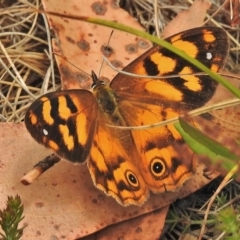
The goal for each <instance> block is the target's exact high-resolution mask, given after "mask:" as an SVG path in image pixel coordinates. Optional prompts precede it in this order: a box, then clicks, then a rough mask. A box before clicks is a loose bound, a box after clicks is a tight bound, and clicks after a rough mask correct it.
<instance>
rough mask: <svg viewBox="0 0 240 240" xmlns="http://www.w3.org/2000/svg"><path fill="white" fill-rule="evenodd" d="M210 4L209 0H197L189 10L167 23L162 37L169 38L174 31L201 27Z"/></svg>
mask: <svg viewBox="0 0 240 240" xmlns="http://www.w3.org/2000/svg"><path fill="white" fill-rule="evenodd" d="M210 5H211V4H210V1H209V0H205V1H202V0H195V1H194V2H193V4H192V6H191V7H190V8H189V9H188V10H184V11H182V12H180V13H179V14H178V15H177V16H176V17H175V18H174V19H173V20H172V21H171V22H170V23H169V24H168V25H167V27H166V28H165V29H164V31H163V33H162V37H163V38H167V37H170V36H171V35H172V33H173V32H182V31H185V30H188V29H191V28H196V27H201V26H202V25H203V21H204V18H205V16H206V13H207V10H208V9H209V8H210Z"/></svg>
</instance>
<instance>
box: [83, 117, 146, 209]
mask: <svg viewBox="0 0 240 240" xmlns="http://www.w3.org/2000/svg"><path fill="white" fill-rule="evenodd" d="M102 120H103V121H102ZM106 123H107V121H106V119H105V118H104V114H103V113H102V112H99V115H98V120H97V127H96V134H95V137H94V141H93V145H92V148H91V152H90V158H89V160H88V162H87V163H88V168H89V171H90V173H91V176H92V179H93V182H94V184H95V185H96V186H97V187H98V188H99V189H101V190H102V191H104V192H105V193H106V194H107V195H110V196H112V197H114V198H115V199H116V200H117V201H118V202H119V203H120V204H122V205H124V206H127V205H130V204H131V205H132V204H133V205H142V204H143V203H144V202H145V201H146V200H147V199H148V197H149V190H148V187H147V186H146V183H145V181H144V180H143V177H142V175H141V174H140V172H139V170H138V167H137V166H136V165H135V163H134V161H132V159H139V155H138V153H137V152H136V148H135V146H134V145H133V144H134V142H133V140H132V136H131V134H130V133H129V131H124V132H123V131H119V130H118V129H116V128H115V129H114V128H113V129H111V128H109V127H107V126H106ZM109 123H110V122H109Z"/></svg>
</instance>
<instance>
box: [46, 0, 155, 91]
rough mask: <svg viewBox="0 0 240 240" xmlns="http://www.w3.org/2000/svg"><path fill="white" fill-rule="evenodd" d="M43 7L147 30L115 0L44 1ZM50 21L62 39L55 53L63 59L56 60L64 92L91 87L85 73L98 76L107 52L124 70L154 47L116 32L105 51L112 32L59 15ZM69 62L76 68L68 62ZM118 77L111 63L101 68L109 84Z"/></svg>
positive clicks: (123, 33) (55, 46)
mask: <svg viewBox="0 0 240 240" xmlns="http://www.w3.org/2000/svg"><path fill="white" fill-rule="evenodd" d="M43 4H44V7H45V10H46V11H53V12H59V13H62V14H63V15H64V14H71V15H76V16H87V17H90V16H91V17H97V18H104V19H106V20H111V21H116V22H119V23H123V24H127V25H129V26H132V27H134V28H138V29H141V30H143V28H142V27H140V25H139V23H138V22H137V21H136V20H135V19H133V18H132V17H131V16H130V15H129V14H128V13H127V12H125V11H124V10H123V9H121V8H118V7H116V5H115V4H114V3H113V1H104V3H101V2H99V1H92V0H82V1H81V4H79V2H78V1H67V2H66V1H63V0H61V1H58V2H57V4H56V3H55V2H54V1H43ZM77 5H79V7H77ZM61 6H62V8H61ZM93 6H95V7H93ZM96 9H98V10H99V9H102V14H97V12H96ZM49 22H50V25H51V27H52V28H53V29H54V30H55V32H56V33H57V38H58V39H57V40H55V41H54V52H56V53H57V54H58V55H60V56H62V57H58V56H56V59H57V62H58V66H59V69H60V72H61V77H62V84H63V89H70V88H90V86H91V84H92V79H91V78H90V77H88V76H86V74H84V73H83V72H82V71H81V70H83V71H85V72H86V73H88V74H91V71H92V70H93V71H95V72H96V73H97V75H98V74H99V71H100V67H101V64H102V61H103V58H102V55H103V53H105V54H106V55H107V56H108V60H109V61H110V62H111V63H112V64H113V65H115V66H117V67H119V68H120V69H122V68H123V67H124V66H126V65H127V64H128V63H130V62H132V61H133V60H134V59H135V58H137V56H139V55H141V54H142V53H144V52H145V51H146V50H147V49H148V48H150V47H151V46H152V44H151V43H150V42H148V41H146V40H144V39H141V38H139V37H136V36H134V35H132V34H129V33H125V32H120V31H116V30H115V31H114V32H113V35H112V36H111V39H110V44H109V48H110V50H109V49H107V50H108V51H104V47H105V46H107V45H108V41H109V38H110V34H111V31H112V29H110V28H107V27H103V26H99V25H96V24H90V23H86V22H81V21H78V20H71V19H67V18H60V17H55V16H49ZM65 59H67V60H68V61H70V62H71V63H72V64H74V65H75V66H72V65H71V64H69V63H67V62H66V61H65ZM76 66H77V67H78V68H79V69H80V70H78V69H77V68H76ZM116 74H117V72H116V71H114V70H113V69H112V68H111V67H110V66H108V65H107V64H104V66H103V67H102V69H101V76H103V77H105V78H107V79H108V82H109V81H110V80H111V79H112V78H113V77H114V76H115V75H116Z"/></svg>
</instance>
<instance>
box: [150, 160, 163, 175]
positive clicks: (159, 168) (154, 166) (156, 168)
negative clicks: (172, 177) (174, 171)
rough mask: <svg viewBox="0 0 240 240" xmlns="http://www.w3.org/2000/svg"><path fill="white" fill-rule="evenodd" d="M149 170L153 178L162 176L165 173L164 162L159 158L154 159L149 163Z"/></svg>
mask: <svg viewBox="0 0 240 240" xmlns="http://www.w3.org/2000/svg"><path fill="white" fill-rule="evenodd" d="M150 170H151V173H153V175H154V176H155V177H161V176H162V174H163V173H165V172H166V167H165V163H164V161H163V160H161V159H159V158H154V159H153V160H152V162H151V165H150Z"/></svg>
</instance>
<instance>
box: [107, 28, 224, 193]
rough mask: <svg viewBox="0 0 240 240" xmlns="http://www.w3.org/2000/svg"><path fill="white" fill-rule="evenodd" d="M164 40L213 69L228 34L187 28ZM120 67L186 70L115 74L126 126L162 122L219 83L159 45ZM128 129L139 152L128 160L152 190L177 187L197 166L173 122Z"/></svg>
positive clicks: (220, 63) (209, 93)
mask: <svg viewBox="0 0 240 240" xmlns="http://www.w3.org/2000/svg"><path fill="white" fill-rule="evenodd" d="M167 41H169V42H171V43H172V44H173V45H174V46H176V47H178V48H180V49H181V50H183V51H185V52H186V53H187V54H189V55H190V56H192V57H193V58H196V59H198V60H199V61H200V62H202V63H203V64H205V65H206V66H207V67H209V68H210V69H211V70H213V71H218V70H220V69H221V68H222V66H223V65H224V62H225V59H226V56H227V53H228V40H227V36H226V34H225V32H224V31H223V30H221V29H218V28H211V27H210V28H198V29H191V30H189V31H185V32H183V33H179V34H177V35H175V36H172V37H170V38H168V39H167ZM124 71H127V72H131V73H136V74H140V75H160V76H168V75H176V74H189V75H184V76H179V77H174V78H165V79H158V80H157V79H151V78H150V77H149V78H138V77H129V76H126V75H122V74H121V75H120V74H118V75H117V76H116V77H115V78H114V79H113V81H112V82H111V85H110V87H111V88H112V90H113V92H114V94H115V96H116V99H117V102H118V110H119V112H120V114H121V115H122V116H123V118H124V120H125V122H126V125H127V126H141V125H149V124H153V123H157V122H161V121H163V120H167V119H171V118H173V117H176V116H179V114H181V113H184V112H185V111H186V110H191V109H194V108H197V107H200V106H202V105H204V104H205V103H206V102H207V101H208V100H209V99H210V98H211V97H212V95H213V94H214V92H215V89H216V87H217V83H216V82H215V81H213V80H212V79H211V78H210V77H208V76H194V75H192V74H193V73H195V72H199V71H198V70H197V69H196V67H194V66H193V65H192V64H191V63H189V62H187V61H185V60H184V59H182V58H180V57H178V56H177V55H174V53H172V52H170V51H168V50H166V49H162V48H161V47H159V46H155V47H153V48H152V49H150V50H149V51H147V52H146V53H145V54H143V55H142V56H140V57H139V58H138V59H136V60H135V61H134V62H132V63H131V64H130V65H128V66H127V67H126V68H125V69H124ZM123 131H124V130H123ZM131 134H132V137H133V141H134V143H135V146H136V149H137V151H138V153H139V158H138V161H136V160H134V159H132V161H133V162H135V164H136V166H138V168H139V172H140V173H141V175H142V176H143V178H144V180H145V182H146V184H147V186H148V187H149V188H150V189H151V191H153V192H164V191H169V190H170V191H175V190H176V189H178V188H179V187H180V186H181V185H182V184H183V183H184V182H185V180H186V179H187V178H189V177H190V176H192V175H193V173H194V172H195V168H196V160H195V158H194V157H193V154H192V152H191V151H190V150H189V149H188V147H187V146H186V144H184V142H183V140H182V137H181V136H180V134H179V133H178V131H177V130H176V129H175V127H174V126H173V124H168V125H166V126H164V127H158V128H149V129H147V130H137V129H136V130H132V131H131Z"/></svg>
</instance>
